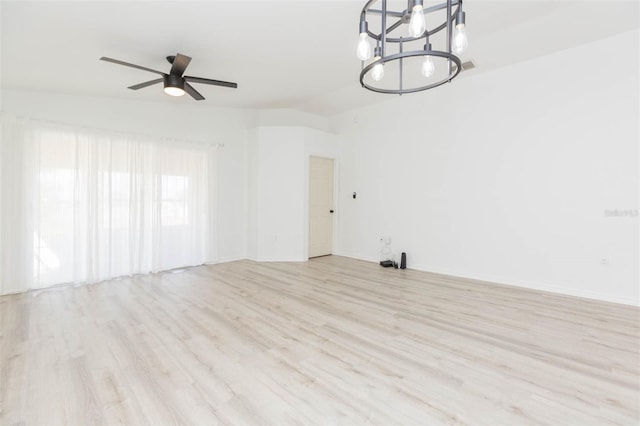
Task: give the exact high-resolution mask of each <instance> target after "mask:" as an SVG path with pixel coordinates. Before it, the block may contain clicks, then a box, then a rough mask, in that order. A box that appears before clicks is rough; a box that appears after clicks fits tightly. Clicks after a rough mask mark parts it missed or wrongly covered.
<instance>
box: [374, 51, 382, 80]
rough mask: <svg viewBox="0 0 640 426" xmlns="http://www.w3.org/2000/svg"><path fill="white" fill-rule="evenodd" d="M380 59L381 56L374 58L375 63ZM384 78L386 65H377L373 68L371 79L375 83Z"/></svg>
mask: <svg viewBox="0 0 640 426" xmlns="http://www.w3.org/2000/svg"><path fill="white" fill-rule="evenodd" d="M378 59H380V57H379V56H376V57H375V58H374V60H375V61H377V60H378ZM383 77H384V65H382V64H377V65H375V66H374V67H373V69H372V70H371V78H372V79H373V80H374V81H380V80H382V78H383Z"/></svg>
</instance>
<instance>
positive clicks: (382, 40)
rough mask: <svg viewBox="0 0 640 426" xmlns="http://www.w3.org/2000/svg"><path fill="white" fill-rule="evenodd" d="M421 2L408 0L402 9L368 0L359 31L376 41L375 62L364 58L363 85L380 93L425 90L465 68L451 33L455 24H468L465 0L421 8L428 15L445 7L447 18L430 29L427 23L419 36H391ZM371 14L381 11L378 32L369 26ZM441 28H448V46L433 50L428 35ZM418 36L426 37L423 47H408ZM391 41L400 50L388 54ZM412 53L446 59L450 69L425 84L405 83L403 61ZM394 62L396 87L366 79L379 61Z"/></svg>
mask: <svg viewBox="0 0 640 426" xmlns="http://www.w3.org/2000/svg"><path fill="white" fill-rule="evenodd" d="M378 2H381V8H380V9H374V8H373V7H374V5H375V4H376V3H378ZM422 4H423V1H422V0H407V8H406V9H405V10H403V11H392V10H388V8H387V0H369V1H367V3H366V4H365V5H364V7H363V8H362V12H361V13H360V22H359V33H360V35H361V36H362V34H366V35H367V36H368V37H369V38H370V39H371V40H372V41H374V42H375V45H376V48H375V57H374V60H373V61H372V62H370V63H369V64H365V63H366V60H362V61H361V71H360V84H361V85H362V87H363V88H365V89H368V90H371V91H373V92H378V93H385V94H395V95H403V94H405V93H415V92H421V91H423V90H428V89H433V88H435V87H438V86H441V85H443V84H445V83H450V82H451V81H452V80H453V79H454V78H456V77H457V76H458V74H459V73H460V71H461V70H462V62H461V60H460V58H459V57H458V56H457V55H455V54H454V53H452V37H453V29H454V25H457V24H459V23H461V24H462V25H463V26H464V24H465V19H466V16H465V13H464V12H463V11H462V0H446V1H445V2H443V3H440V4H436V5H433V6H429V7H424V8H422V13H424V15H425V16H426V15H429V14H430V13H433V12H437V11H440V10H443V9H446V20H445V22H442V23H441V24H440V25H438V26H436V27H433V28H432V29H428V28H427V27H425V30H424V32H423V33H422V34H420V35H418V36H415V37H412V36H411V35H409V36H407V37H390V36H389V35H388V34H390V33H391V32H392V31H394V30H395V29H397V28H399V27H401V26H402V25H403V24H407V23H409V21H410V17H411V13H412V10H413V8H414V7H415V6H416V5H420V6H422ZM371 15H379V17H380V28H381V30H380V33H379V34H376V33H373V32H371V31H370V30H369V25H368V23H369V21H368V18H369V17H370V16H371ZM376 17H377V16H376ZM393 18H397V21H395V22H394V23H392V24H391V25H389V26H387V24H388V21H390V20H392V19H393ZM454 23H455V24H454ZM441 31H446V33H445V37H446V41H445V48H444V50H433V49H432V48H431V43H430V42H429V38H430V37H431V36H432V35H434V34H436V33H439V32H441ZM419 40H424V47H423V48H422V49H417V50H407V51H405V47H407V46H408V45H409V44H413V45H415V44H416V43H415V42H417V41H419ZM367 42H368V41H367ZM389 45H391V46H394V45H396V46H397V49H396V50H397V53H391V54H387V52H388V50H389V49H388V48H389ZM413 57H425V58H426V57H435V58H441V59H445V60H446V62H447V67H448V73H447V75H446V76H445V77H444V78H441V79H439V80H436V81H434V82H430V83H428V84H425V85H421V86H416V87H404V77H403V71H404V69H403V65H404V64H403V62H404V60H405V59H407V58H413ZM376 58H378V59H376ZM393 62H397V63H398V67H399V73H398V75H399V78H398V83H397V86H394V87H397V88H384V87H381V86H380V85H376V83H379V82H378V81H375V80H374V79H373V78H372V79H371V82H367V81H365V77H366V76H367V74H369V73H370V72H371V71H372V70H373V69H374V67H375V66H376V65H384V64H389V63H393ZM387 87H388V85H387Z"/></svg>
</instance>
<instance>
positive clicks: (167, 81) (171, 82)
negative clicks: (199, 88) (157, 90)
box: [164, 74, 184, 90]
mask: <svg viewBox="0 0 640 426" xmlns="http://www.w3.org/2000/svg"><path fill="white" fill-rule="evenodd" d="M164 87H165V88H167V87H176V88H178V89H182V90H184V79H183V78H182V77H180V76H179V75H171V74H165V75H164Z"/></svg>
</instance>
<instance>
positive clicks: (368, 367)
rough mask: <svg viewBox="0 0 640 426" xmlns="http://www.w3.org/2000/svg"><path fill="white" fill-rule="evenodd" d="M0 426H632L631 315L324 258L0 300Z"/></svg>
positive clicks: (637, 389) (638, 375) (635, 365)
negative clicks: (23, 425)
mask: <svg viewBox="0 0 640 426" xmlns="http://www.w3.org/2000/svg"><path fill="white" fill-rule="evenodd" d="M0 309H1V327H0V330H1V333H2V334H1V340H0V344H1V345H2V346H1V354H0V362H1V374H0V380H1V382H0V406H1V413H0V416H1V417H0V424H1V425H3V426H4V425H12V424H25V425H36V424H69V425H88V424H131V425H134V424H135V425H139V424H154V425H161V424H225V425H227V424H246V425H285V424H352V425H359V424H382V425H396V424H485V425H501V424H503V425H520V424H551V425H560V424H573V425H586V424H598V425H600V424H629V425H631V424H633V425H637V424H638V423H639V422H640V366H639V362H640V358H639V356H640V329H639V320H640V313H639V312H640V311H639V309H638V308H634V307H630V306H623V305H615V304H609V303H602V302H596V301H589V300H584V299H578V298H572V297H565V296H559V295H553V294H549V293H542V292H535V291H529V290H524V289H519V288H514V287H508V286H497V285H490V284H485V283H478V282H472V281H469V280H462V279H456V278H452V277H447V276H442V275H435V274H429V273H424V272H417V271H410V270H405V271H402V270H393V269H384V268H380V267H379V266H377V265H375V264H372V263H367V262H362V261H357V260H352V259H347V258H341V257H336V256H332V257H324V258H318V259H314V260H312V261H309V262H307V263H299V264H296V263H260V264H258V263H254V262H251V261H239V262H233V263H227V264H220V265H215V266H206V267H204V266H203V267H198V268H191V269H189V270H186V271H185V272H183V273H164V274H160V275H152V276H141V277H135V278H132V279H124V280H120V281H110V282H104V283H100V284H95V285H86V286H79V287H60V288H54V289H49V290H44V291H36V292H31V293H27V294H21V295H12V296H4V297H1V298H0Z"/></svg>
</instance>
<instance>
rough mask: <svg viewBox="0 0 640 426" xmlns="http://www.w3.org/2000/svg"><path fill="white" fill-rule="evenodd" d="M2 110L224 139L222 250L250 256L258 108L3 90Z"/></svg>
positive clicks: (224, 255)
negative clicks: (249, 188) (249, 179)
mask: <svg viewBox="0 0 640 426" xmlns="http://www.w3.org/2000/svg"><path fill="white" fill-rule="evenodd" d="M2 111H4V112H8V113H11V114H15V115H18V116H24V117H29V118H31V119H39V120H46V121H52V122H58V123H69V124H75V125H80V126H86V127H92V128H98V129H107V130H116V131H125V132H132V133H136V134H144V135H155V136H163V137H167V138H181V139H187V140H194V141H204V142H213V143H219V144H223V145H224V147H222V148H220V150H219V154H218V158H219V162H218V163H219V164H218V177H219V180H218V205H219V208H218V224H219V226H218V228H219V232H218V255H219V259H220V261H228V260H233V259H242V258H245V257H246V226H247V220H246V211H247V206H246V201H247V200H246V194H245V186H246V184H245V178H246V167H247V152H246V151H247V142H248V136H249V133H248V132H249V129H250V128H252V127H254V126H255V124H256V122H257V113H256V112H255V111H247V110H239V109H232V108H217V107H209V106H206V105H193V106H191V105H184V104H172V103H170V102H167V103H166V104H159V103H152V102H140V101H129V100H120V99H111V98H96V97H85V96H71V95H61V94H53V93H41V92H28V91H15V90H3V91H2Z"/></svg>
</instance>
